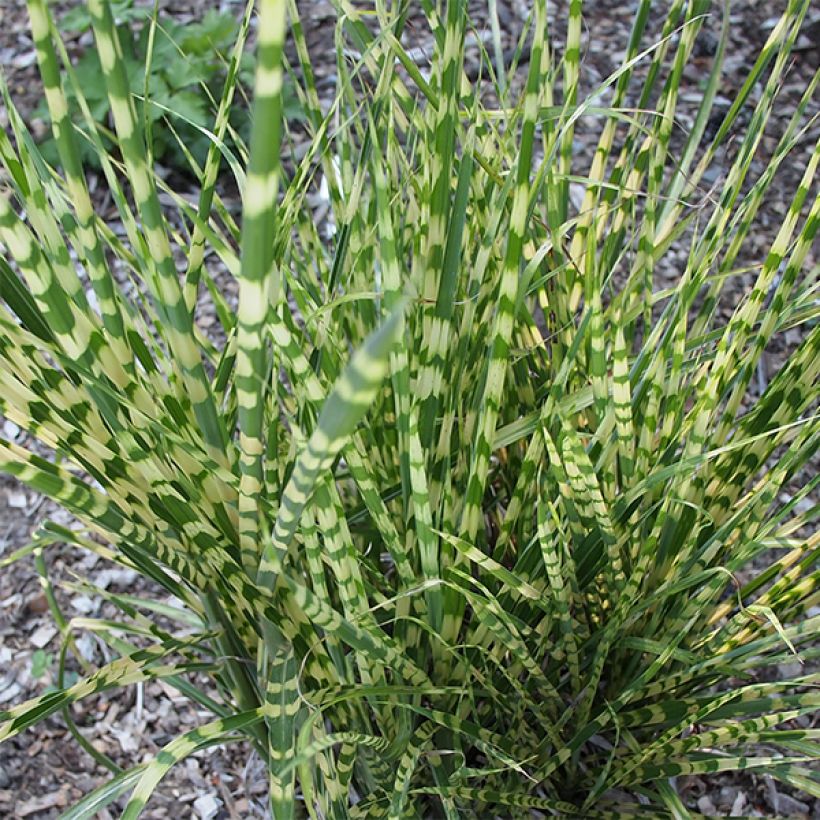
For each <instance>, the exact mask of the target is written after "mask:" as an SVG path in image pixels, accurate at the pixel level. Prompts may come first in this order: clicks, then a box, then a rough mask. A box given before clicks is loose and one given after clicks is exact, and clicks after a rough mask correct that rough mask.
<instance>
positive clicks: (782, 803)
mask: <svg viewBox="0 0 820 820" xmlns="http://www.w3.org/2000/svg"><path fill="white" fill-rule="evenodd" d="M775 803H776V805H775V807H774V808H775V811H776V812H777V813H778V814H779V815H781V816H783V817H808V816H809V807H808V806H807V805H806V804H805V803H804V802H803V801H802V800H798V799H797V798H795V797H792V796H791V795H790V794H784V793H783V792H778V794H777V800H776V801H775Z"/></svg>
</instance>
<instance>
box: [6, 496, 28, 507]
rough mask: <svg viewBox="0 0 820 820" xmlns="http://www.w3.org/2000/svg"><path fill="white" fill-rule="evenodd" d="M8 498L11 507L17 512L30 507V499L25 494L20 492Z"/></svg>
mask: <svg viewBox="0 0 820 820" xmlns="http://www.w3.org/2000/svg"><path fill="white" fill-rule="evenodd" d="M7 498H8V504H9V507H13V508H14V509H15V510H24V509H25V508H26V507H28V498H27V497H26V494H25V493H21V492H19V491H18V492H13V493H9V494H8V496H7Z"/></svg>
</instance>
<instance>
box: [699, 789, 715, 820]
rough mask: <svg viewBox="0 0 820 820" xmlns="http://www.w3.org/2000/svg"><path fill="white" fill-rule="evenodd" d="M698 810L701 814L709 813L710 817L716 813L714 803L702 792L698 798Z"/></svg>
mask: <svg viewBox="0 0 820 820" xmlns="http://www.w3.org/2000/svg"><path fill="white" fill-rule="evenodd" d="M698 811H699V812H700V813H701V814H706V815H711V816H712V817H714V816H715V815H716V814H717V809H716V808H715V804H714V803H713V802H712V800H711V798H710V797H709V795H708V794H704V795H703V797H699V798H698Z"/></svg>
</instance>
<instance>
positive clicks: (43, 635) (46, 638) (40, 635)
mask: <svg viewBox="0 0 820 820" xmlns="http://www.w3.org/2000/svg"><path fill="white" fill-rule="evenodd" d="M56 634H57V630H56V629H55V628H54V627H53V626H51V625H50V624H44V625H43V626H41V627H40V628H39V629H37V630H35V632H34V634H33V635H32V636H31V638H29V640H30V641H31V642H32V644H34V646H36V647H37V648H38V649H42V648H43V647H45V646H47V645H48V644H49V643H51V639H52V638H53V637H54V636H55V635H56Z"/></svg>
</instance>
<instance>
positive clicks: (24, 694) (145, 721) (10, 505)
mask: <svg viewBox="0 0 820 820" xmlns="http://www.w3.org/2000/svg"><path fill="white" fill-rule="evenodd" d="M72 5H75V4H74V3H65V2H63V3H56V4H54V8H55V9H56V10H57V12H58V16H59V12H60V11H61V10H63V9H66V8H69V7H71V6H72ZM148 5H150V3H148ZM208 5H209V6H211V7H213V6H216V5H217V4H215V3H212V4H208ZM219 5H220V8H221V10H234V11H236V12H237V13H239V12H240V11H241V5H242V4H241V3H237V2H236V0H222V2H221V3H220V4H219ZM718 5H719V4H718ZM784 5H785V3H784V2H782V0H778V1H777V2H768V1H767V0H760V1H759V2H757V1H756V0H744V2H733V3H732V32H731V42H730V45H729V48H728V54H727V59H726V63H727V65H726V69H725V71H724V76H725V78H726V79H725V85H724V87H723V88H721V91H720V99H719V106H722V107H724V108H725V107H727V106H728V105H729V104H730V101H731V99H732V96H733V94H734V93H735V91H736V90H737V88H738V87H739V84H740V82H742V78H743V77H744V76H745V73H746V71H747V70H748V68H749V67H750V66H751V64H752V63H753V61H754V59H755V58H756V56H757V54H758V53H759V50H760V47H761V46H762V44H763V42H764V41H765V38H766V36H767V34H768V32H769V31H770V29H771V27H772V25H773V23H774V21H775V20H776V18H777V16H778V15H779V14H780V12H781V11H782V8H783V6H784ZM470 6H471V10H472V11H473V19H474V20H475V21H477V23H478V25H477V26H476V29H475V31H474V32H472V33H471V36H472V37H473V42H476V41H477V40H478V39H484V38H485V37H486V35H487V33H488V31H489V25H482V21H484V20H485V19H486V2H485V0H473V2H471V3H470ZM203 7H204V4H202V3H201V2H200V0H187V2H177V1H175V0H165V1H164V2H161V3H160V8H161V10H162V11H163V13H166V14H171V15H173V16H174V17H175V18H176V19H178V20H180V21H181V22H184V21H186V20H189V19H192V18H193V17H195V16H197V15H198V14H200V13H201V12H202V10H203ZM300 7H301V8H303V9H304V10H303V12H302V13H303V23H304V25H305V29H306V35H307V39H308V44H309V46H310V48H311V51H312V53H313V54H314V55H315V56H316V58H317V61H318V63H317V66H316V72H317V77H318V84H319V89H320V92H321V91H322V89H325V90H326V91H327V93H328V94H332V92H333V73H334V66H333V54H332V40H331V37H332V28H331V21H332V18H333V16H334V15H333V10H332V6H331V4H330V3H329V2H327V0H315V2H312V3H300ZM498 7H499V17H500V23H501V26H502V30H503V34H504V47H505V49H508V48H510V47H511V46H512V45H513V44H514V42H515V39H516V37H517V34H518V32H519V30H520V26H521V21H522V19H523V17H524V16H525V15H526V14H527V13H528V10H529V7H530V4H529V3H527V2H524V1H523V0H499V2H498ZM662 11H663V8H661V7H660V6H659V9H658V11H657V13H656V14H655V18H656V19H655V30H658V29H659V27H660V25H661V24H662V22H663V18H664V15H663V14H662V13H661V12H662ZM716 11H718V9H717V8H716ZM632 15H633V6H632V4H628V3H622V2H618V0H590V1H589V2H586V3H585V23H586V33H585V51H584V55H583V76H584V83H585V87H586V88H587V89H589V88H593V87H594V86H596V85H597V84H598V83H600V82H601V80H602V79H604V78H605V77H606V76H607V75H608V74H609V73H610V72H611V71H612V70H613V69H614V68H615V67H616V66H617V65H618V59H619V52H620V51H622V50H623V49H624V48H625V45H626V42H627V38H628V33H629V29H630V26H631V21H632ZM565 18H566V4H565V3H555V4H551V24H552V26H553V30H554V31H557V32H559V41H560V34H561V33H562V31H561V30H562V21H563V20H565ZM718 29H719V19H718V17H715V21H714V22H712V21H709V22H708V23H707V25H706V27H705V30H704V32H703V33H702V35H701V37H700V39H699V41H698V47H697V50H696V57H695V59H694V60H693V61H692V63H691V64H690V66H689V67H688V68H687V70H686V75H685V78H684V83H685V85H684V88H683V94H682V100H683V106H682V109H681V112H680V130H679V138H681V139H682V137H683V134H684V130H685V128H686V126H687V124H688V123H687V117H691V116H692V113H693V111H694V110H695V105H696V102H697V99H698V84H699V83H700V82H701V80H702V79H703V77H704V76H705V75H706V72H708V69H709V66H710V61H711V56H712V54H713V53H714V48H715V45H716V36H717V31H718ZM408 34H409V36H410V37H415V38H416V40H415V41H413V42H412V45H413V46H414V47H415V48H416V49H417V53H418V54H419V55H420V57H419V60H420V62H423V60H424V54H425V53H429V52H428V51H427V50H428V49H429V46H430V44H429V37H428V39H427V40H425V37H424V35H425V34H426V27H425V26H424V25H423V24H420V25H415V24H413V22H412V21H411V24H410V25H409V26H408ZM815 35H816V36H815ZM82 45H83V43H81V42H78V41H75V42H74V43H73V44H71V48H72V53H79V51H81V49H82ZM819 49H820V16H819V17H817V22H815V24H814V26H813V27H810V28H809V30H808V31H807V33H806V35H804V36H803V38H802V39H801V41H800V42H799V43H798V49H797V51H796V53H795V56H794V61H793V65H792V67H791V70H790V72H789V75H788V78H787V81H786V84H785V86H784V88H783V90H782V101H783V102H782V105H781V107H780V111H781V112H783V113H782V114H775V116H774V117H773V119H772V122H771V124H770V127H769V129H768V132H767V134H766V136H765V137H764V139H763V143H762V147H761V151H760V156H759V157H758V158H757V159H756V160H755V165H753V168H752V174H751V175H752V176H753V177H754V176H755V175H756V174H757V173H758V172H759V171H760V170H761V169H762V168H763V167H765V163H766V158H767V156H768V154H769V153H770V152H771V151H772V150H773V148H774V145H775V143H776V140H777V138H778V135H779V133H780V131H781V129H782V127H783V125H784V123H785V121H786V119H787V116H788V113H789V112H790V111H791V110H792V107H793V105H794V103H795V102H796V101H797V99H799V97H800V95H801V93H802V90H803V89H804V88H805V85H806V83H807V82H808V79H809V78H810V77H811V75H812V74H813V72H814V71H815V70H816V68H817V65H818V60H820V50H819ZM323 55H324V56H323ZM469 55H470V56H469V57H468V64H467V71H468V73H470V72H471V71H473V70H474V69H473V67H472V66H471V64H470V60H473V61H475V59H476V55H477V47H475V46H473V48H472V49H471V50H470V52H469ZM0 66H2V70H3V72H4V74H5V78H6V81H7V82H8V85H9V88H10V91H11V95H12V98H13V99H14V100H15V101H16V103H17V104H18V106H19V107H20V109H21V111H22V113H23V114H24V116H28V115H30V114H31V112H32V111H33V110H34V108H35V107H36V105H37V103H38V102H39V99H40V91H39V88H40V86H39V78H38V74H37V70H36V65H35V57H34V51H33V46H32V43H31V40H30V37H29V35H28V20H27V13H26V10H25V2H24V0H2V6H0ZM818 110H820V101H817V100H815V103H814V107H813V111H811V112H810V114H811V113H816V112H817V111H818ZM0 124H2V125H3V126H6V125H7V119H6V114H5V112H4V111H3V110H2V107H0ZM32 129H33V131H34V133H35V135H39V134H42V133H43V132H44V129H45V126H44V125H43V124H40V123H36V122H35V123H33V125H32ZM817 131H818V126H817V124H815V126H814V128H813V129H812V130H810V132H809V133H807V134H806V135H805V137H804V139H803V140H802V142H801V145H800V146H799V147H798V148H797V149H796V150H795V152H794V153H793V158H792V161H791V162H790V163H788V164H787V166H786V167H785V168H784V169H783V173H782V174H781V177H780V183H779V184H778V185H777V186H775V187H774V188H773V189H772V194H773V195H774V196H773V197H772V196H770V198H769V200H768V202H767V203H766V205H765V206H764V208H763V209H762V210H761V214H760V216H759V217H758V224H759V225H760V230H758V231H757V232H756V233H755V236H754V238H753V240H752V242H750V243H749V246H748V247H747V248H745V249H744V254H745V256H746V258H747V259H748V260H750V262H751V263H754V262H755V261H758V262H759V260H761V259H762V258H764V255H765V252H766V249H767V247H768V244H769V243H770V242H771V239H772V234H773V232H774V231H775V230H776V228H777V226H778V225H779V223H780V218H781V214H782V213H783V212H784V210H785V209H786V208H787V207H788V199H787V197H789V196H790V195H791V193H792V192H793V191H794V189H795V188H796V185H797V182H798V180H799V177H800V174H801V173H802V169H803V167H805V162H806V160H807V159H808V156H809V154H810V153H811V150H812V148H813V146H814V143H815V140H816V137H817ZM593 137H597V133H596V132H594V131H593V132H590V133H589V134H587V133H585V132H584V131H583V130H582V129H579V134H578V142H577V145H576V150H577V151H578V152H580V153H584V154H587V155H589V154H590V151H591V144H592V143H591V140H592V138H593ZM714 182H718V180H717V179H715V180H714ZM778 192H780V193H781V194H782V196H783V199H778V198H777V196H778ZM101 205H102V203H101ZM767 228H770V229H771V232H769V231H767ZM816 259H817V254H815V257H814V259H812V258H809V260H808V261H807V267H811V266H812V264H814V262H815V261H816ZM659 275H660V276H667V277H672V276H674V275H675V274H674V271H673V270H672V269H671V267H670V269H669V270H666V271H665V272H664V271H660V272H659ZM752 277H753V274H752V273H749V274H746V275H744V276H742V277H737V278H736V280H735V281H734V282H733V284H732V287H731V289H730V291H729V293H728V294H727V296H728V300H727V304H726V306H725V308H724V309H725V310H728V311H731V309H733V307H734V304H735V303H736V300H738V299H740V298H742V296H743V293H744V292H745V290H746V288H748V286H749V285H750V284H751V282H752ZM228 287H230V285H228ZM208 323H209V320H208V316H207V312H206V314H205V318H204V321H203V325H208ZM790 334H791V335H790ZM800 338H801V337H800V334H799V332H797V331H790V332H789V333H787V334H785V335H784V337H783V338H778V339H777V340H776V342H775V343H774V344H773V345H772V347H771V348H770V349H769V350H768V351H767V364H766V368H767V369H768V371H769V372H770V373H773V372H776V370H777V369H778V367H779V366H780V364H781V362H782V361H783V360H784V359H785V357H787V356H788V354H789V351H790V350H791V349H793V348H794V346H796V345H797V344H798V343H799V341H800ZM763 377H764V378H765V373H764V374H763ZM0 433H2V435H3V436H4V437H5V438H8V439H10V440H17V441H20V442H22V441H23V440H24V434H23V433H22V432H21V431H19V430H18V429H17V428H16V427H15V426H14V425H12V424H11V423H10V422H8V421H6V422H3V420H2V418H0ZM814 466H815V469H816V468H817V466H818V465H817V464H815V465H814ZM45 518H49V519H51V520H54V521H57V522H59V523H63V524H65V525H69V524H70V518H69V516H67V514H65V513H64V512H63V511H62V510H60V509H59V508H57V507H56V506H55V505H53V504H52V503H51V502H49V501H47V500H45V499H42V498H40V497H38V496H36V495H35V494H34V493H32V492H31V491H29V490H27V489H26V488H24V487H22V486H21V485H19V483H17V482H16V481H14V480H12V479H8V478H0V557H4V556H7V555H8V554H10V553H11V552H12V551H13V550H15V549H17V548H19V547H21V546H23V545H25V544H26V543H28V541H29V540H30V537H31V534H32V532H33V531H34V529H36V527H37V526H38V524H39V523H40V522H42V521H43V520H44V519H45ZM47 562H48V568H49V573H50V577H51V578H52V580H53V582H54V584H55V588H56V589H55V592H56V595H57V599H58V601H59V603H60V605H61V607H62V608H63V611H64V613H65V614H66V615H67V616H68V617H75V616H76V617H107V616H113V615H114V612H115V610H114V608H113V607H112V606H111V605H110V604H108V603H106V602H105V601H103V600H101V599H100V598H99V597H95V596H88V595H84V594H82V593H78V592H76V591H71V590H68V589H65V588H64V587H62V586H61V584H62V583H64V582H66V581H70V580H72V578H73V575H74V573H76V574H78V575H82V576H84V577H87V578H88V579H89V580H90V581H92V582H93V583H95V584H97V585H99V586H102V587H104V588H106V589H108V590H110V591H112V592H113V591H122V592H128V593H130V594H137V595H140V594H141V595H146V596H149V595H150V596H153V595H155V594H156V590H155V589H154V588H152V587H151V586H150V585H149V584H147V583H146V582H145V581H144V580H143V579H142V578H140V577H139V576H136V575H132V574H130V573H128V572H125V571H122V570H112V569H111V568H110V567H108V566H106V565H104V563H103V562H102V561H98V560H96V558H95V557H94V556H89V555H88V554H87V553H84V552H81V551H79V550H76V549H73V548H69V547H61V546H56V547H54V548H51V549H50V550H49V551H48V552H47ZM57 637H58V636H57V630H56V629H55V628H54V626H53V624H52V620H51V617H50V615H49V613H48V608H47V603H46V598H45V596H44V594H43V591H42V589H41V586H40V580H39V578H38V575H37V573H36V571H35V569H34V565H33V562H32V561H31V560H30V559H27V560H24V561H20V562H17V563H15V564H14V565H12V567H11V568H10V569H7V570H5V571H3V572H2V573H0V708H4V707H6V706H7V705H9V704H12V703H18V702H20V701H22V700H24V699H26V698H29V697H32V696H34V695H36V694H39V693H41V692H42V691H43V690H44V689H45V688H46V687H47V686H49V685H54V684H55V683H56V661H55V657H56V654H57V653H58V652H59V645H58V640H57ZM80 649H81V651H82V652H83V654H84V655H85V656H86V657H87V658H88V660H90V661H93V662H102V661H103V660H104V651H103V647H101V646H100V645H97V644H96V643H95V642H94V641H93V640H92V639H90V638H87V637H86V638H84V639H83V640H82V641H81V643H80ZM782 671H783V672H784V673H787V670H782ZM72 710H73V711H72V714H73V717H74V720H75V722H76V723H77V725H78V726H79V727H80V728H81V730H82V732H83V734H84V735H85V736H86V737H87V739H88V740H89V741H90V742H91V743H92V744H93V745H94V746H95V748H97V749H98V750H99V751H101V752H104V753H105V754H106V755H108V756H109V757H110V758H112V759H113V760H114V761H115V762H116V763H117V764H118V765H120V766H122V767H128V766H131V765H134V764H135V763H138V762H140V761H141V760H143V759H146V758H149V757H151V756H153V755H154V754H155V753H156V752H157V750H158V749H159V748H160V747H161V746H162V745H163V744H164V743H166V742H168V741H169V740H170V739H172V738H173V737H174V736H176V735H178V734H180V733H181V732H184V731H186V730H188V729H191V728H193V727H195V726H197V725H198V724H201V723H202V722H203V721H205V720H206V719H207V718H208V716H207V715H206V714H205V713H202V712H200V711H198V710H197V708H195V706H193V705H191V704H190V703H189V702H187V701H186V700H184V699H182V698H180V697H179V696H178V695H177V694H176V693H175V692H174V690H172V689H171V688H170V687H168V686H165V685H164V684H159V683H152V684H149V685H147V686H141V685H140V686H136V687H132V688H130V689H129V690H128V691H127V692H114V693H112V694H110V695H105V694H104V695H101V696H98V697H96V698H92V699H89V700H88V701H86V702H84V703H83V704H78V705H76V706H75V707H72ZM806 721H808V718H807V719H806ZM107 776H108V773H107V772H106V771H105V770H104V769H103V768H101V767H99V766H98V765H97V764H96V763H95V761H94V760H93V759H92V758H91V757H90V756H89V755H88V754H86V753H85V752H84V751H83V750H82V749H81V748H80V747H79V746H78V745H77V744H76V743H75V742H74V740H73V739H72V738H71V737H70V735H69V734H68V733H67V731H66V728H65V723H64V722H63V720H62V717H61V716H60V715H56V716H53V717H52V718H50V719H48V720H47V721H45V722H44V723H41V724H39V725H38V726H36V727H34V728H32V729H30V730H28V731H27V732H25V733H23V734H22V735H20V736H18V737H16V738H15V739H13V740H11V741H8V742H6V743H3V744H1V745H0V817H10V818H35V819H36V818H53V817H57V816H58V815H59V814H60V812H61V811H62V810H64V809H65V808H66V807H68V806H70V805H71V804H72V803H73V802H74V801H76V800H77V799H78V798H79V797H80V796H81V795H83V794H85V793H87V792H88V791H90V790H91V789H93V788H94V787H95V786H97V785H99V784H100V783H101V782H103V781H104V780H105V779H106V778H107ZM265 788H266V784H265V777H264V772H263V771H262V770H261V767H260V764H259V761H258V760H255V759H254V758H253V757H252V756H251V755H250V752H249V749H248V747H247V746H246V745H244V744H236V745H233V746H229V747H227V748H224V749H215V750H211V751H207V752H203V753H200V754H197V755H194V756H193V757H191V758H190V759H189V760H188V761H187V762H186V763H185V764H183V765H180V766H179V767H177V768H176V769H174V770H172V771H171V773H170V774H169V775H168V777H166V778H165V780H163V782H162V783H161V784H160V786H159V788H158V789H157V791H156V793H155V794H154V796H153V798H152V800H151V802H150V803H149V806H148V808H147V810H146V811H145V813H144V816H145V817H148V818H157V819H159V818H166V817H178V818H179V817H197V818H202V820H212V818H244V817H255V816H260V817H261V816H265V807H264V795H265ZM677 788H678V791H679V793H680V794H681V796H682V798H683V799H684V801H685V802H686V804H687V805H688V806H690V807H691V808H692V809H693V810H694V811H697V812H700V813H701V814H703V815H710V816H716V815H722V816H726V815H733V816H737V815H745V816H766V817H773V816H779V817H813V818H820V801H812V800H811V798H808V797H805V796H800V795H797V794H789V793H786V791H784V790H783V787H782V786H780V785H778V784H776V783H775V782H774V781H773V780H772V779H771V778H768V777H767V776H765V775H764V776H760V775H755V774H751V773H748V774H743V775H740V776H738V775H733V774H727V775H719V776H714V777H710V778H702V777H690V778H680V779H679V780H678V783H677ZM99 816H100V817H101V818H107V817H110V816H111V814H109V812H107V811H103V812H101V813H100V815H99Z"/></svg>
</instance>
